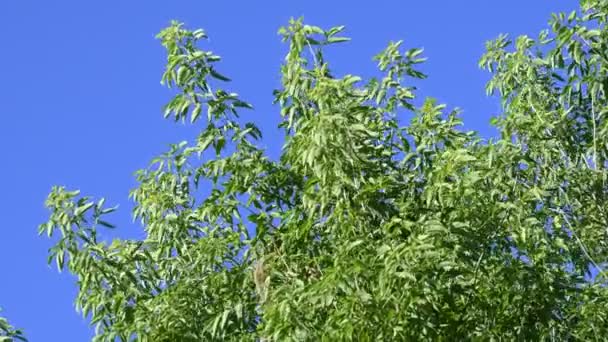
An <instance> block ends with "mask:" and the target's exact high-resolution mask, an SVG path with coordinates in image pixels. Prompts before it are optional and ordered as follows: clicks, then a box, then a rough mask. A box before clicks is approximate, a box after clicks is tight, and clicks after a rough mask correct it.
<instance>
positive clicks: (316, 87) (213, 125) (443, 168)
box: [40, 0, 608, 341]
mask: <svg viewBox="0 0 608 342" xmlns="http://www.w3.org/2000/svg"><path fill="white" fill-rule="evenodd" d="M607 20H608V2H607V1H605V0H584V1H581V9H580V10H579V11H575V12H572V13H571V14H570V15H566V14H556V15H554V16H553V17H552V19H551V21H550V25H549V27H550V28H549V29H548V30H546V31H543V32H542V33H541V34H540V35H539V37H538V38H535V39H533V38H530V37H528V36H521V37H519V38H517V39H516V40H515V43H514V44H512V43H511V41H510V40H509V39H508V38H507V37H506V36H500V37H499V38H498V39H497V40H495V41H492V42H489V43H488V46H487V53H486V54H485V55H484V56H483V57H482V59H481V61H480V65H481V66H482V67H483V68H486V69H488V70H489V71H490V72H491V73H492V75H493V77H492V80H491V81H490V82H489V84H488V88H487V90H488V92H489V93H490V94H494V93H496V94H498V95H499V96H500V99H501V101H502V104H503V108H504V112H503V113H502V114H501V115H499V116H498V117H496V118H494V119H493V124H494V125H495V126H496V127H497V128H498V129H499V130H500V132H501V136H500V137H499V138H497V139H494V140H490V141H484V140H483V139H481V138H480V137H478V136H477V135H476V134H475V133H474V132H465V131H462V129H461V128H460V126H461V121H460V119H459V117H458V111H456V110H452V111H450V110H447V109H446V107H445V106H444V105H439V104H437V103H436V101H435V100H433V99H432V98H427V99H425V100H424V101H423V102H422V103H423V104H422V105H416V104H417V103H419V102H416V99H415V92H416V89H415V87H413V86H411V84H413V83H414V80H415V79H422V78H424V77H425V75H424V74H423V73H421V72H420V71H419V69H418V65H419V64H420V63H422V62H423V61H424V58H422V57H421V56H422V50H421V49H409V50H406V51H404V50H403V49H402V46H401V45H402V43H401V42H395V43H390V44H389V45H388V47H387V48H386V49H385V50H384V51H383V52H381V53H380V54H378V55H377V56H376V57H375V60H376V61H377V63H378V68H379V72H380V73H381V76H380V77H379V78H373V79H370V80H362V79H361V78H359V77H357V76H353V75H346V76H343V77H337V76H335V75H334V74H332V72H331V70H330V68H329V64H328V62H327V61H326V60H325V58H324V54H323V52H324V50H325V49H326V48H327V46H329V45H334V44H336V43H340V42H344V41H347V40H348V39H347V38H345V37H343V36H341V35H340V34H341V32H342V31H343V27H335V28H331V29H328V30H323V29H321V28H319V27H316V26H309V25H305V24H303V22H302V21H301V20H292V21H290V23H289V25H288V26H287V27H285V28H282V29H281V30H280V32H279V33H280V34H281V36H282V37H283V40H284V41H286V42H287V43H288V45H289V50H288V53H287V56H286V58H285V62H284V64H283V65H282V67H281V73H282V87H281V89H278V90H276V91H275V92H274V94H275V98H276V103H277V104H278V106H279V107H280V112H281V116H282V120H281V123H280V124H279V127H280V128H281V129H282V130H283V131H284V133H285V136H286V138H285V144H284V146H283V150H282V154H281V156H280V158H279V159H278V160H272V159H270V158H269V157H267V156H266V155H265V152H264V150H262V149H261V148H260V147H259V146H258V144H259V140H260V138H261V132H260V130H259V129H258V128H257V127H256V126H255V125H254V124H253V123H244V122H243V120H241V119H240V118H239V113H241V111H242V110H246V109H251V108H252V107H251V105H249V104H248V103H247V102H245V101H243V100H242V99H241V98H240V97H239V96H238V95H237V94H236V93H232V92H230V91H227V90H223V89H221V88H218V87H217V86H218V85H221V84H222V82H226V81H229V79H228V78H227V77H226V76H224V75H223V74H221V73H220V72H219V71H218V70H217V62H218V61H219V59H220V58H219V57H218V56H216V55H215V54H213V53H211V52H208V51H204V50H200V49H199V47H198V43H199V42H200V41H201V40H203V39H205V38H206V35H205V33H204V32H203V31H202V30H195V31H190V30H188V29H186V28H184V26H182V24H180V23H177V22H174V23H172V24H171V26H169V27H168V28H166V29H164V30H163V31H162V32H161V33H160V34H159V35H158V37H159V39H160V40H161V42H162V44H163V46H164V47H165V48H166V49H167V53H168V59H167V68H166V70H165V72H164V74H163V76H162V80H163V82H164V83H165V84H166V85H167V86H169V87H172V88H175V89H177V95H176V96H175V97H174V98H173V99H172V100H171V101H170V102H169V103H168V104H167V106H166V107H165V112H164V113H165V116H166V117H168V118H173V119H174V120H176V121H186V120H188V121H190V122H191V123H193V124H199V122H200V121H203V120H202V118H203V117H204V116H205V115H203V113H206V121H205V122H204V123H203V124H202V129H201V133H200V135H199V136H198V139H197V140H196V141H195V142H194V143H191V144H188V143H186V142H183V143H180V144H176V145H172V147H171V149H170V151H169V152H167V153H165V154H163V155H162V156H160V157H159V158H157V159H155V160H154V161H153V163H152V165H151V166H150V167H149V168H147V169H144V170H141V171H139V172H138V173H137V179H138V181H139V186H138V187H137V188H136V189H134V190H133V191H132V192H131V198H132V199H133V200H134V201H135V203H136V206H135V209H134V212H133V214H134V217H135V218H136V219H137V220H138V221H139V222H141V224H142V226H143V227H144V229H145V232H146V237H145V239H143V240H114V241H113V242H112V243H110V244H107V243H105V242H104V241H100V240H99V239H98V236H97V234H98V233H97V229H98V227H100V226H102V227H110V228H111V227H113V226H112V225H111V224H110V223H108V221H106V219H105V216H106V215H107V214H109V213H111V212H112V211H113V210H114V208H106V207H105V206H104V202H103V200H100V201H92V200H91V199H90V198H88V197H82V196H80V195H79V193H78V192H77V191H67V190H65V189H64V188H62V187H56V188H54V189H53V191H52V192H51V194H50V195H49V197H48V200H47V202H46V204H47V206H48V207H49V208H50V210H51V216H50V219H49V221H48V222H47V223H45V224H43V225H41V226H40V231H41V233H44V232H46V233H47V234H48V235H49V236H52V235H53V234H54V233H60V239H59V240H58V242H57V244H56V245H55V246H54V247H52V248H51V251H50V261H52V260H54V261H55V262H56V263H57V265H58V267H59V268H60V269H63V268H67V269H68V270H69V271H70V272H72V273H73V274H75V275H76V276H77V277H78V285H79V288H80V291H79V294H78V298H77V302H76V303H77V307H78V309H79V310H81V311H82V313H83V315H85V316H90V317H91V321H92V323H93V324H95V325H96V327H97V335H96V338H95V340H97V341H114V340H115V339H117V338H118V339H119V340H123V341H127V340H133V339H135V340H137V341H200V340H234V341H246V340H251V341H254V340H275V341H283V340H323V341H325V340H327V341H333V340H361V341H370V340H444V339H455V340H461V339H464V340H468V339H480V338H481V339H484V340H503V339H506V340H511V339H521V340H593V339H598V338H599V336H608V311H606V310H605V308H606V307H607V306H608V288H607V287H606V281H607V278H606V273H605V271H604V270H603V267H605V266H606V263H607V262H608V248H607V246H606V244H607V242H608V230H607V229H606V227H608V212H607V210H608V209H607V208H608V207H607V205H606V203H607V202H606V196H607V190H608V189H607V187H606V177H607V172H606V167H607V166H608V163H607V157H608V144H606V138H605V137H606V136H608V120H607V119H606V114H607V113H608V101H607V92H608V54H607V52H608V30H606V28H605V25H606V21H607ZM408 84H410V85H408ZM214 88H215V89H216V90H214ZM402 118H407V119H408V120H409V123H407V124H403V121H404V120H403V119H402Z"/></svg>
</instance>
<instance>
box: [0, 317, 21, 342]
mask: <svg viewBox="0 0 608 342" xmlns="http://www.w3.org/2000/svg"><path fill="white" fill-rule="evenodd" d="M15 340H18V341H25V342H27V339H26V338H25V337H24V336H23V332H22V331H21V330H20V329H15V328H14V327H13V326H11V325H10V323H9V322H8V321H7V320H6V318H4V317H1V316H0V342H12V341H15Z"/></svg>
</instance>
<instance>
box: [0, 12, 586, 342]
mask: <svg viewBox="0 0 608 342" xmlns="http://www.w3.org/2000/svg"><path fill="white" fill-rule="evenodd" d="M576 6H577V1H574V0H569V1H559V2H558V1H550V0H535V1H530V0H510V1H482V0H469V1H448V0H443V1H438V0H433V1H431V0H427V1H405V0H392V1H388V0H375V1H328V0H324V1H318V0H308V1H214V2H210V1H202V0H189V1H186V0H174V1H157V0H147V1H143V0H137V1H136V0H130V1H124V0H122V1H118V0H105V1H82V0H80V1H76V0H71V1H67V0H65V1H62V0H57V1H31V0H1V1H0V32H2V38H1V42H2V45H1V48H0V66H1V67H2V70H1V72H0V75H1V76H0V79H1V80H2V82H1V83H0V148H1V152H0V156H1V157H0V158H1V159H0V217H1V219H2V220H1V221H0V307H2V308H3V309H4V312H3V315H5V316H8V318H9V320H10V321H11V322H12V323H13V324H14V325H16V326H18V327H20V328H23V329H24V330H25V331H26V334H27V335H28V337H29V339H30V341H32V342H37V341H67V342H71V341H76V342H78V341H88V340H90V338H91V337H92V335H93V329H92V328H90V327H89V326H88V322H87V321H86V320H85V319H83V318H82V317H81V316H80V315H79V314H78V313H76V312H75V310H74V298H75V294H76V287H75V283H74V278H73V277H71V276H70V275H69V274H66V273H63V274H59V273H58V272H57V270H56V269H55V268H54V267H49V266H47V264H46V257H47V249H48V248H49V247H50V246H51V241H49V240H48V239H46V238H43V237H39V236H38V235H37V226H38V225H39V224H40V223H42V222H45V220H46V219H47V218H48V214H49V213H48V211H47V210H46V209H45V208H44V206H43V203H44V200H45V198H46V196H47V194H48V192H49V191H50V189H51V187H52V186H53V185H65V186H67V187H68V188H69V189H81V191H82V193H83V194H86V195H92V196H94V197H97V198H99V197H105V198H106V199H107V201H106V203H108V204H109V205H114V204H118V205H120V210H119V211H118V212H117V213H116V214H113V216H112V218H113V219H114V220H113V223H116V224H117V225H118V226H119V228H118V232H117V234H118V236H123V237H124V236H141V227H139V226H138V225H136V224H133V223H131V222H132V221H131V213H130V208H131V207H132V205H131V203H130V201H129V200H128V192H129V190H130V189H132V188H133V187H134V186H135V185H136V183H135V181H134V177H133V173H134V172H135V171H136V170H138V169H140V168H143V167H146V166H147V165H148V163H149V161H150V160H151V159H152V158H153V157H155V156H157V155H158V154H160V153H162V152H165V151H167V150H168V144H170V143H175V142H179V141H182V140H186V139H192V138H193V137H194V136H195V134H196V127H188V126H186V125H182V124H175V123H173V122H172V121H167V120H164V119H163V118H162V115H161V107H162V105H163V104H164V103H165V102H166V101H167V100H168V99H169V98H170V95H171V93H170V92H169V91H168V90H166V89H165V88H163V87H162V86H161V85H160V83H159V80H160V76H161V73H162V70H163V67H164V63H165V52H164V50H163V48H162V47H161V46H160V44H159V42H158V41H157V40H155V39H154V36H155V34H156V33H157V32H158V31H159V30H160V29H161V28H163V27H165V26H166V25H167V24H168V23H169V21H170V20H171V19H177V20H180V21H183V22H185V23H186V24H187V25H188V26H189V27H190V28H198V27H202V28H204V29H205V30H206V31H207V33H208V34H209V36H210V37H211V39H210V41H209V42H208V43H206V44H205V45H203V48H204V49H210V50H213V51H214V52H216V53H217V54H219V55H221V56H222V57H223V61H222V62H221V64H220V65H219V66H218V69H219V70H220V71H221V72H222V73H223V74H225V75H227V76H229V77H231V78H232V79H233V82H231V83H230V84H229V85H227V88H228V89H230V90H232V91H235V92H238V93H239V94H240V95H241V96H242V98H243V99H245V100H247V101H249V102H250V103H252V104H253V105H254V106H255V107H256V110H255V111H254V112H247V114H244V115H243V116H244V117H245V118H247V119H248V120H253V121H255V122H256V123H258V124H259V126H260V127H261V128H262V129H263V132H264V136H265V138H264V144H265V145H266V146H268V148H269V149H270V150H271V151H272V153H273V154H275V155H276V153H277V152H278V151H279V149H280V146H281V141H280V135H279V131H278V130H277V129H276V125H277V124H278V122H279V113H278V109H277V108H276V107H274V106H273V105H272V103H271V102H272V99H273V96H272V90H273V89H275V88H277V87H278V86H279V81H280V76H279V66H280V63H281V62H282V60H283V56H284V53H285V51H286V47H285V46H284V45H283V44H281V42H280V38H279V36H278V35H277V30H278V28H279V27H280V26H282V25H285V24H286V23H287V21H288V20H289V18H290V17H298V16H302V15H303V16H304V18H305V21H306V23H309V24H313V25H318V26H321V27H326V28H327V27H331V26H336V25H346V27H347V31H346V35H348V36H350V37H352V38H353V40H352V41H351V42H349V43H347V44H340V45H337V46H335V47H334V48H333V50H332V53H331V54H330V63H332V65H333V69H334V70H336V71H337V73H338V74H344V73H352V74H359V75H363V76H366V75H370V74H372V73H373V72H374V70H375V64H374V63H373V62H372V61H371V57H372V56H373V55H375V54H376V53H378V52H379V51H381V50H382V49H383V48H384V47H385V46H386V44H387V43H388V42H389V41H391V40H400V39H403V40H404V41H405V47H407V48H410V47H424V48H425V55H426V56H427V57H428V58H429V60H428V62H427V63H426V64H425V65H424V66H423V70H424V71H425V72H426V73H427V74H428V75H429V78H428V79H427V80H425V81H424V82H422V83H421V86H420V90H419V93H418V94H419V95H421V96H433V97H436V98H438V99H439V101H440V102H442V103H446V104H447V105H448V107H460V108H462V109H463V110H464V113H463V117H464V120H465V127H466V128H467V129H472V130H477V131H479V132H480V133H481V134H482V135H483V136H486V137H488V136H490V135H492V134H494V131H493V130H492V129H491V128H490V126H489V119H490V117H491V116H492V115H494V114H497V113H498V112H499V110H500V108H499V106H498V102H497V100H496V99H492V98H488V97H486V96H485V91H484V85H485V82H486V81H487V80H488V78H489V75H488V74H487V73H486V72H484V71H482V70H480V69H479V68H478V67H477V61H478V59H479V57H480V56H481V55H482V53H483V51H484V43H485V41H487V40H490V39H493V38H495V37H496V36H497V35H498V34H499V33H509V34H510V35H512V36H516V35H519V34H524V33H527V34H530V35H531V36H536V35H537V33H538V32H539V31H540V30H541V29H543V28H545V27H546V23H547V21H548V19H549V16H550V13H551V12H555V11H569V10H571V9H575V8H576ZM199 124H200V123H199Z"/></svg>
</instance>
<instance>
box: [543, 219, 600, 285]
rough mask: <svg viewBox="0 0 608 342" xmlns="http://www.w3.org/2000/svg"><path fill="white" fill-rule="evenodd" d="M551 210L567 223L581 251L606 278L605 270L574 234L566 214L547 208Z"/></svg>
mask: <svg viewBox="0 0 608 342" xmlns="http://www.w3.org/2000/svg"><path fill="white" fill-rule="evenodd" d="M549 210H551V211H553V212H556V213H558V214H560V215H561V216H562V217H563V218H564V221H565V222H566V224H567V225H568V227H569V228H570V231H571V232H572V235H573V236H574V238H575V239H576V241H577V242H578V244H579V246H580V247H581V249H582V251H583V253H584V254H585V256H586V257H587V259H589V261H590V262H591V264H593V266H594V267H595V268H597V270H598V271H599V272H600V273H601V274H602V275H603V276H604V277H606V278H608V275H607V274H606V272H605V271H604V269H603V268H601V267H600V265H598V263H597V262H595V260H594V259H593V257H591V255H590V254H589V252H588V250H587V247H585V244H584V243H583V241H582V240H581V239H580V238H579V237H578V234H576V232H575V231H574V227H573V226H572V224H571V223H570V220H568V217H566V214H565V213H564V212H563V211H562V210H557V209H549Z"/></svg>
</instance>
